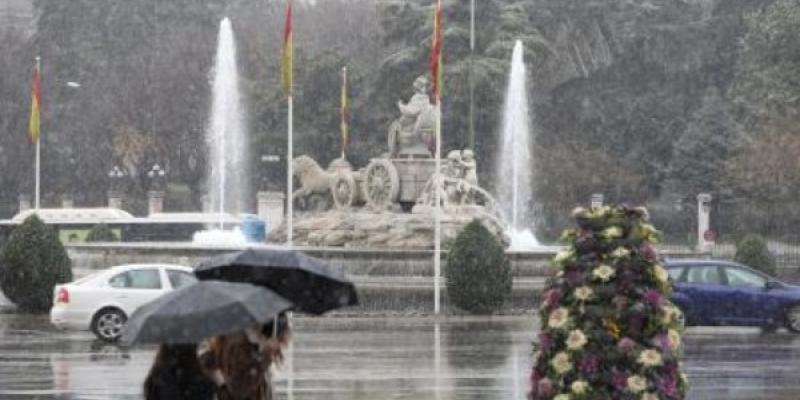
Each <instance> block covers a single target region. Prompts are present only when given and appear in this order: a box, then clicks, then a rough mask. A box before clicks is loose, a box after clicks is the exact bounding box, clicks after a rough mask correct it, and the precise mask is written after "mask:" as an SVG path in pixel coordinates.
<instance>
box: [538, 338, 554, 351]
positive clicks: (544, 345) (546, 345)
mask: <svg viewBox="0 0 800 400" xmlns="http://www.w3.org/2000/svg"><path fill="white" fill-rule="evenodd" d="M552 345H553V338H552V337H550V335H549V334H547V333H540V334H539V348H540V349H541V351H542V352H543V353H546V352H547V351H549V350H550V346H552Z"/></svg>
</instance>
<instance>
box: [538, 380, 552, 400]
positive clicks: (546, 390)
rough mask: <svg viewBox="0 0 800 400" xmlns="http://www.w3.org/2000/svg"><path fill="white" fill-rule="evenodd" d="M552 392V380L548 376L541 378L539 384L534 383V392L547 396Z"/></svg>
mask: <svg viewBox="0 0 800 400" xmlns="http://www.w3.org/2000/svg"><path fill="white" fill-rule="evenodd" d="M552 392H553V382H550V379H549V378H542V380H540V381H539V384H538V385H536V394H538V395H539V396H542V397H547V396H549V395H550V394H551V393H552Z"/></svg>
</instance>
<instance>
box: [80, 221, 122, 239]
mask: <svg viewBox="0 0 800 400" xmlns="http://www.w3.org/2000/svg"><path fill="white" fill-rule="evenodd" d="M86 241H87V242H119V238H118V237H117V234H116V233H114V231H112V230H111V228H109V227H108V225H106V224H102V223H101V224H96V225H95V226H93V227H92V230H90V231H89V233H88V234H87V235H86Z"/></svg>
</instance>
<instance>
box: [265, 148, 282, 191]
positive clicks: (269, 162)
mask: <svg viewBox="0 0 800 400" xmlns="http://www.w3.org/2000/svg"><path fill="white" fill-rule="evenodd" d="M280 161H281V156H279V155H277V154H262V155H261V162H262V163H263V164H264V169H262V170H261V174H260V178H261V190H262V191H266V190H268V189H269V183H270V179H269V172H268V171H272V166H273V165H274V164H276V163H279V162H280Z"/></svg>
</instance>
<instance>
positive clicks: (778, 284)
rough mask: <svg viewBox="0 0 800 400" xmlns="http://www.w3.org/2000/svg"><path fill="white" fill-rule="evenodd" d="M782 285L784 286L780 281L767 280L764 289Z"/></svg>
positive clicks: (777, 287) (776, 287) (778, 287)
mask: <svg viewBox="0 0 800 400" xmlns="http://www.w3.org/2000/svg"><path fill="white" fill-rule="evenodd" d="M782 287H783V285H781V283H780V282H776V281H767V283H766V284H764V289H767V290H772V289H780V288H782Z"/></svg>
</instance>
